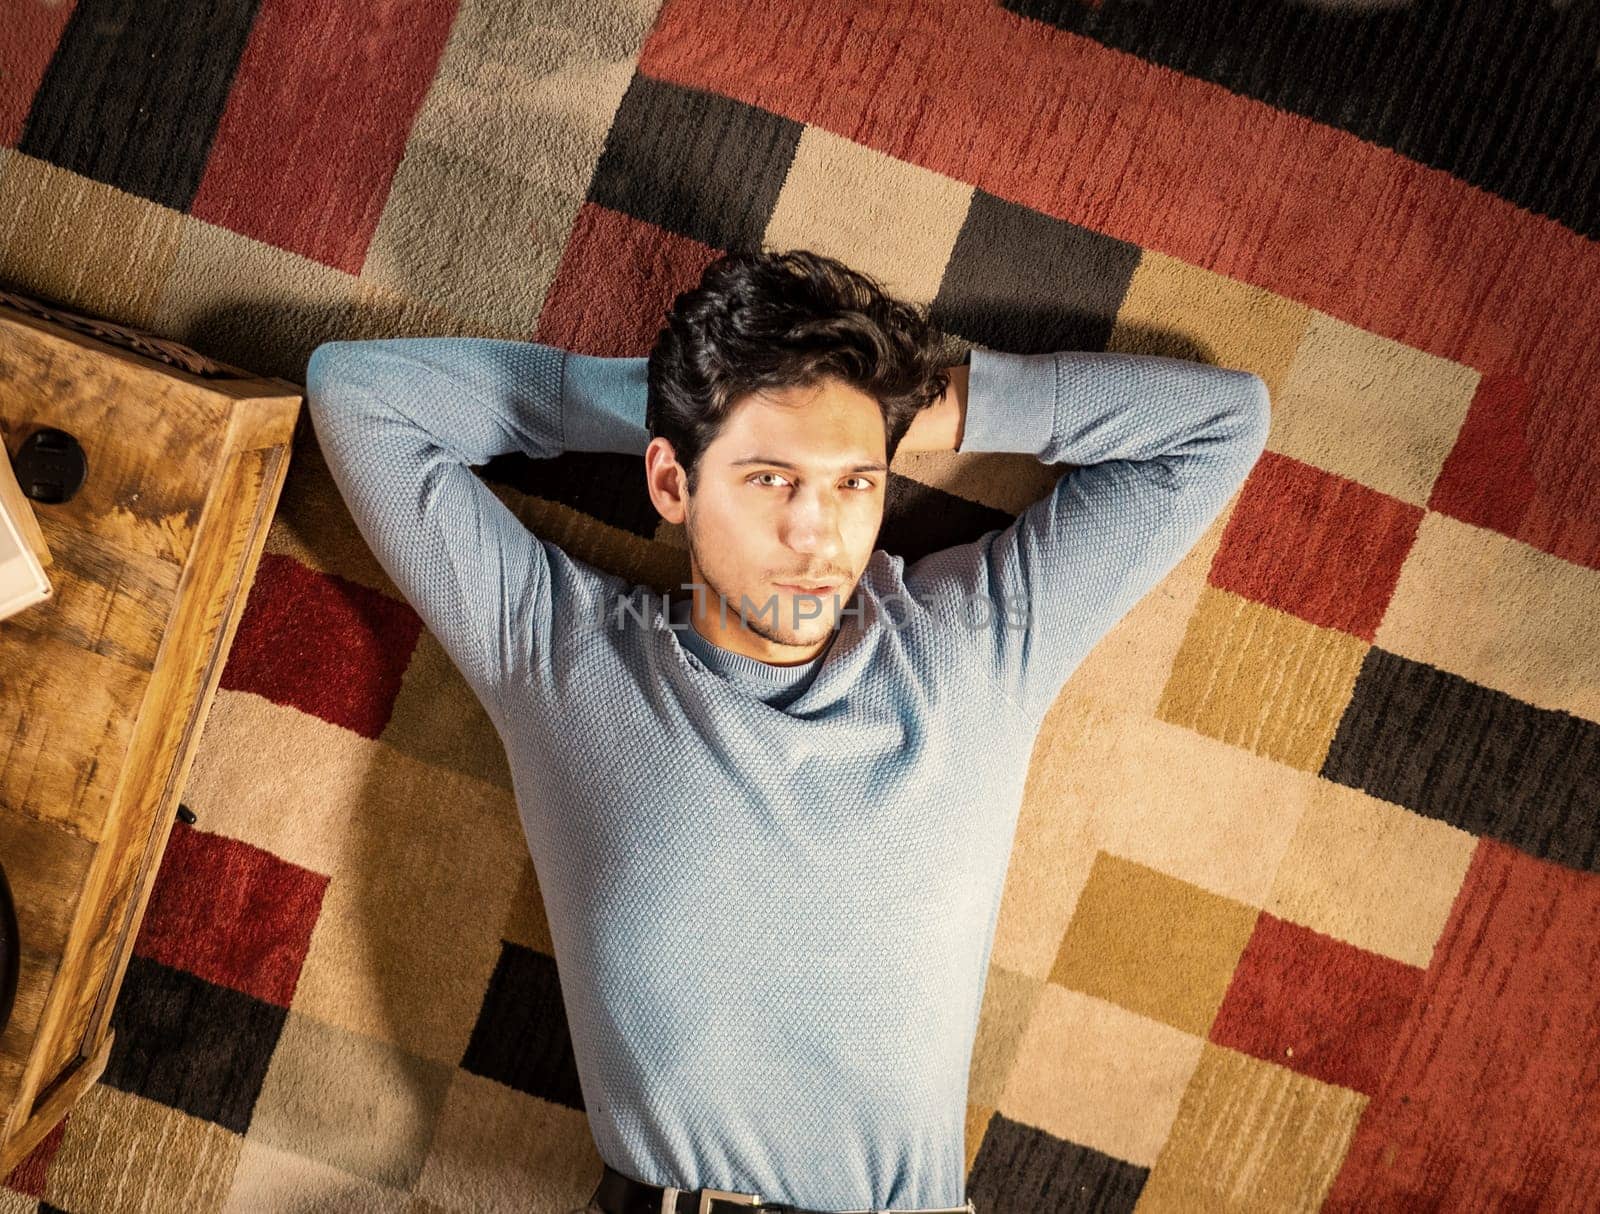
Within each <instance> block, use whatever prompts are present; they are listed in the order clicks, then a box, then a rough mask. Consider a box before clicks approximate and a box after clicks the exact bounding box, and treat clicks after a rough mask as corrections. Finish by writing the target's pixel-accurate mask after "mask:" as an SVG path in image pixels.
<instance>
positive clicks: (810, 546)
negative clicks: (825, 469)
mask: <svg viewBox="0 0 1600 1214" xmlns="http://www.w3.org/2000/svg"><path fill="white" fill-rule="evenodd" d="M784 528H785V531H786V534H785V536H784V542H785V543H786V544H788V546H789V547H790V548H793V549H794V550H795V551H796V552H812V553H816V554H818V555H821V556H826V557H828V558H830V559H831V558H832V557H833V556H834V555H835V554H836V553H838V552H840V551H842V549H843V547H844V543H843V540H842V539H841V537H840V534H839V503H838V502H836V501H834V500H833V499H832V498H829V497H826V496H824V495H822V494H816V493H802V494H799V495H798V496H796V498H795V499H794V502H793V503H792V505H791V506H790V508H789V511H788V514H787V516H786V517H785V519H784Z"/></svg>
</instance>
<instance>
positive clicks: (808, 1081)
mask: <svg viewBox="0 0 1600 1214" xmlns="http://www.w3.org/2000/svg"><path fill="white" fill-rule="evenodd" d="M306 397H307V407H308V410H309V412H310V415H311V419H312V422H313V425H314V428H315V432H316V435H317V438H318V440H319V442H320V443H321V446H322V449H323V451H324V453H325V455H326V457H327V461H328V464H329V466H330V468H331V469H332V472H333V476H334V479H335V482H336V483H337V485H338V487H339V489H340V490H341V492H342V493H343V495H344V498H345V500H346V502H347V503H348V505H349V508H350V510H351V513H352V514H353V516H354V518H355V521H356V524H357V526H358V527H359V528H360V531H361V533H362V535H363V536H364V537H365V538H366V540H367V543H368V544H369V545H370V546H371V548H372V550H373V552H374V553H375V554H376V555H377V557H378V559H379V561H380V562H381V563H382V565H383V567H384V568H385V569H386V570H387V571H388V573H389V576H390V577H391V578H392V579H393V580H394V582H395V584H396V586H398V587H399V588H400V590H401V591H402V593H404V594H405V596H406V597H407V599H408V600H409V601H410V602H411V604H412V605H413V606H414V607H415V609H416V610H417V612H418V613H419V614H420V615H421V617H422V619H423V621H424V622H425V623H426V624H427V626H428V627H429V628H430V629H431V630H432V631H433V633H434V634H435V635H436V636H437V637H438V639H439V641H440V643H441V644H442V645H443V647H444V649H445V650H446V652H447V653H448V655H449V656H450V658H451V660H452V661H453V662H454V663H455V664H456V666H457V667H458V668H459V669H460V671H461V672H462V674H463V675H464V676H465V678H466V679H467V681H468V683H469V684H470V685H471V687H472V688H473V690H474V692H475V693H476V694H477V695H478V697H479V698H480V699H481V700H482V702H483V704H484V707H485V709H486V710H487V712H488V713H489V715H490V718H491V720H492V721H493V723H494V725H495V728H496V729H497V730H498V732H499V736H500V738H501V740H502V742H503V743H504V745H505V748H506V754H507V757H508V761H509V766H510V770H511V774H512V778H513V783H514V790H515V795H516V802H517V806H518V810H519V813H520V815H521V820H522V824H523V828H524V831H525V833H526V836H527V841H528V846H529V848H530V850H531V853H532V856H533V860H534V864H535V866H536V868H537V872H538V879H539V885H540V888H541V890H542V892H543V896H544V901H545V908H546V911H547V914H548V918H549V922H550V930H551V935H552V938H553V940H554V945H555V955H556V956H555V959H556V963H557V968H558V973H559V975H560V980H561V988H562V994H563V997H564V1000H565V1004H566V1012H567V1018H568V1023H569V1025H570V1029H571V1034H572V1044H573V1049H574V1052H575V1055H576V1060H577V1067H578V1074H579V1079H580V1082H581V1086H582V1092H583V1099H584V1105H585V1111H586V1114H587V1116H588V1120H589V1125H590V1129H591V1131H592V1133H593V1135H594V1139H595V1144H596V1147H597V1149H598V1150H599V1153H600V1155H601V1157H602V1158H603V1159H604V1160H605V1161H606V1162H608V1163H610V1164H611V1165H612V1166H613V1167H615V1168H618V1169H619V1170H621V1171H623V1172H625V1173H628V1174H629V1175H632V1176H635V1177H638V1178H640V1179H642V1180H647V1181H651V1182H653V1183H655V1184H661V1185H676V1186H678V1187H679V1188H683V1189H695V1188H699V1187H701V1186H708V1185H709V1186H712V1187H715V1188H721V1189H731V1190H736V1191H740V1192H755V1193H759V1194H760V1195H762V1196H763V1197H765V1198H767V1199H768V1200H772V1201H784V1202H789V1203H791V1204H794V1205H797V1206H802V1207H811V1208H815V1209H821V1210H861V1209H863V1208H866V1207H869V1206H870V1207H871V1208H873V1209H884V1210H889V1209H906V1208H914V1207H921V1206H958V1205H961V1204H962V1203H963V1202H964V1201H965V1200H966V1183H965V1182H966V1175H965V1140H964V1134H965V1129H964V1127H965V1113H966V1102H967V1078H968V1069H969V1066H970V1063H971V1053H972V1045H973V1039H974V1035H975V1031H976V1028H977V1020H978V1011H979V1005H980V1002H981V999H982V995H983V989H984V982H985V979H986V977H987V973H988V962H989V953H990V947H991V945H992V943H993V937H994V925H995V919H996V915H997V912H998V909H999V902H1000V894H1001V888H1002V884H1003V881H1004V875H1005V870H1006V866H1007V861H1008V858H1009V855H1010V851H1011V844H1012V836H1013V832H1014V829H1015V824H1016V815H1017V810H1018V806H1019V802H1020V799H1021V795H1022V787H1023V781H1024V779H1025V777H1026V775H1027V768H1028V761H1029V757H1030V754H1031V751H1032V748H1033V743H1034V740H1035V738H1036V735H1037V730H1038V727H1039V724H1040V723H1041V720H1042V718H1043V715H1044V713H1045V712H1046V711H1047V710H1048V709H1049V708H1050V706H1051V705H1052V703H1053V702H1054V700H1055V698H1056V695H1057V692H1058V691H1059V690H1060V688H1061V686H1062V684H1063V683H1064V682H1065V681H1066V679H1067V677H1068V676H1069V675H1070V674H1071V673H1072V671H1073V669H1074V668H1075V667H1076V666H1077V665H1078V663H1079V662H1080V661H1081V660H1082V658H1083V657H1084V655H1085V654H1086V653H1087V652H1088V650H1089V649H1090V648H1091V647H1092V646H1093V645H1094V644H1095V643H1096V641H1098V640H1099V639H1100V638H1101V637H1102V636H1103V635H1104V634H1105V633H1106V631H1107V630H1108V629H1110V628H1111V626H1112V625H1113V624H1115V623H1116V622H1117V621H1118V620H1119V619H1121V618H1122V616H1123V615H1124V614H1125V613H1126V612H1127V611H1128V610H1129V608H1131V607H1132V606H1133V605H1134V604H1135V603H1136V602H1137V601H1138V600H1139V599H1140V598H1142V597H1143V596H1144V595H1145V593H1146V592H1147V591H1149V590H1150V589H1151V588H1152V587H1153V586H1154V585H1155V584H1156V583H1157V582H1158V581H1160V580H1161V579H1162V578H1163V577H1164V576H1165V575H1166V574H1167V573H1168V572H1169V571H1170V570H1171V569H1172V568H1173V566H1174V565H1175V564H1176V563H1177V562H1178V561H1179V560H1180V559H1181V558H1182V557H1183V555H1184V554H1185V553H1186V552H1187V551H1188V550H1189V549H1190V548H1191V547H1192V546H1193V544H1194V543H1195V541H1196V540H1197V539H1198V538H1199V536H1200V534H1201V532H1202V531H1204V530H1205V528H1206V527H1207V525H1208V524H1210V523H1211V522H1212V521H1213V520H1214V519H1215V518H1216V517H1217V515H1218V514H1219V512H1220V511H1221V510H1222V509H1223V508H1224V507H1225V506H1226V505H1227V504H1228V503H1229V501H1230V500H1231V498H1232V496H1233V494H1234V492H1235V490H1237V489H1238V487H1239V486H1240V484H1241V482H1242V481H1243V480H1244V478H1245V476H1246V474H1247V473H1248V472H1249V471H1250V468H1251V466H1252V465H1253V464H1254V463H1255V462H1256V459H1257V457H1258V456H1259V455H1260V453H1261V451H1262V449H1263V447H1264V445H1265V442H1266V435H1267V429H1268V420H1269V411H1268V399H1267V390H1266V385H1265V384H1264V382H1263V381H1262V380H1261V379H1260V378H1259V377H1257V376H1256V375H1254V374H1252V373H1249V372H1245V371H1238V370H1229V369H1225V368H1220V367H1212V366H1207V365H1205V364H1200V363H1190V362H1185V361H1181V360H1178V359H1174V358H1167V357H1164V356H1158V355H1133V354H1119V353H1077V352H1072V353H1067V352H1062V353H1049V354H1034V355H1012V354H1003V353H997V352H992V351H989V350H986V349H983V348H978V349H975V350H974V351H973V354H972V362H971V371H970V381H969V385H968V403H967V416H966V430H965V435H964V438H963V442H962V446H961V450H962V451H1010V452H1025V453H1029V454H1032V455H1034V456H1036V457H1038V458H1039V459H1040V460H1042V461H1045V462H1047V463H1057V462H1065V463H1069V464H1072V465H1081V466H1079V467H1075V468H1072V469H1070V470H1068V469H1063V475H1062V476H1061V477H1060V479H1059V480H1057V481H1056V483H1055V486H1054V488H1053V490H1052V491H1051V493H1050V494H1048V495H1047V496H1045V497H1043V498H1041V499H1040V500H1039V501H1037V502H1035V503H1034V504H1032V505H1031V506H1029V507H1028V508H1027V509H1026V510H1024V511H1023V512H1022V513H1021V514H1020V515H1019V516H1018V517H1017V518H1016V520H1015V521H1014V522H1012V523H1011V524H1010V525H1008V526H1006V527H1003V528H997V529H994V530H991V531H989V532H987V533H986V534H984V535H983V536H981V537H980V538H978V539H976V540H974V541H972V542H970V543H966V544H961V545H958V546H956V547H953V548H947V549H944V550H942V551H939V552H935V553H933V554H931V555H929V556H926V557H923V558H922V559H920V560H918V561H915V562H913V563H912V564H910V565H907V564H906V562H905V560H904V559H903V558H902V557H899V556H892V555H890V554H888V553H887V552H885V551H883V550H882V549H879V550H877V551H876V552H874V553H873V555H872V558H871V560H870V562H869V564H868V566H867V569H866V571H865V573H864V574H863V576H862V578H861V580H860V582H859V584H858V587H857V590H856V593H855V594H854V595H853V596H852V598H851V600H850V602H849V605H850V606H852V607H856V608H858V611H856V612H854V613H850V614H845V615H844V616H843V617H842V619H841V622H840V623H839V626H838V627H837V628H836V630H835V631H834V633H833V635H832V637H831V639H830V641H829V644H828V647H827V648H826V650H825V651H824V652H823V653H822V654H821V655H820V656H819V657H817V658H815V659H813V660H812V661H810V662H808V663H805V664H802V665H798V666H789V667H778V666H772V665H769V664H767V663H764V662H760V661H757V660H755V659H752V658H748V657H745V656H743V655H740V654H736V653H733V652H731V651H728V650H724V649H721V648H720V647H718V646H716V645H714V644H711V643H710V642H708V641H707V640H705V639H704V638H703V637H701V636H700V634H699V633H698V632H696V631H695V630H694V629H693V628H692V627H690V626H687V614H686V611H687V608H688V606H689V602H688V600H687V598H684V599H681V600H679V601H676V602H674V603H673V604H671V605H670V606H669V605H668V604H667V603H666V602H665V601H664V600H663V597H662V595H661V594H660V593H659V592H657V591H655V590H653V589H652V588H650V587H648V586H645V585H642V584H639V583H635V582H631V581H630V580H629V579H627V578H624V577H620V576H617V575H615V574H611V573H607V572H604V571H602V570H599V569H596V568H594V567H593V566H591V565H588V564H586V563H585V562H583V561H581V560H579V559H577V558H575V557H573V556H571V555H569V554H568V553H566V552H565V551H564V550H562V549H561V548H559V547H557V546H556V545H554V544H552V543H549V542H547V541H544V540H541V539H539V538H538V537H537V536H535V535H534V534H532V533H530V532H529V531H528V529H527V528H525V527H523V526H522V525H521V524H520V523H518V521H517V520H516V518H515V516H514V515H513V514H512V513H511V511H510V510H508V509H507V508H506V506H505V505H504V503H502V502H501V501H500V500H499V499H498V498H497V497H496V496H495V495H494V494H493V493H492V492H491V491H490V490H489V488H488V487H487V486H486V485H485V484H484V483H483V482H482V481H481V480H480V479H479V478H478V477H477V476H476V475H475V474H474V473H473V472H472V471H471V466H472V465H478V464H482V463H485V462H486V461H488V460H489V459H490V458H491V457H492V456H495V455H497V454H500V453H502V452H508V451H523V452H527V453H528V454H530V455H532V456H535V457H551V456H555V455H557V454H559V453H561V452H562V451H574V450H575V451H612V452H624V453H631V454H636V455H637V454H642V453H643V451H644V448H645V446H646V445H647V443H648V442H649V435H648V434H647V433H646V431H645V429H644V426H643V419H644V410H645V397H646V390H645V360H644V359H643V358H602V357H598V356H593V355H584V354H578V353H574V352H568V351H565V350H562V349H560V348H558V347H554V346H548V345H543V344H539V343H535V342H519V341H508V340H501V339H494V338H450V337H440V338H392V339H383V340H367V341H353V342H345V341H336V342H328V343H325V344H323V345H321V346H318V347H317V348H316V350H315V351H314V352H313V354H312V356H311V360H310V363H309V365H308V366H307V369H306ZM642 470H643V465H642V463H641V465H640V474H641V475H642ZM1017 596H1023V598H1022V600H1021V601H1025V602H1026V603H1028V604H1029V606H1030V608H1031V610H1030V611H1029V612H1027V613H1026V616H1025V617H1024V615H1023V614H1022V613H1020V612H1018V611H1017V610H1016V609H1015V604H1016V603H1017V602H1018V601H1019V600H1018V598H1017ZM984 599H987V600H989V601H990V602H992V603H994V604H996V605H997V606H998V607H1000V608H1001V609H998V610H993V611H985V610H983V600H984ZM619 604H620V606H619ZM1007 604H1011V607H1009V608H1007V607H1006V605H1007ZM730 610H737V605H736V604H730ZM985 616H987V622H986V623H985V622H983V621H984V619H985ZM1024 618H1025V621H1026V623H1025V626H1024V625H1023V624H1022V623H1021V621H1022V620H1023V619H1024ZM641 620H642V621H647V623H640V622H639V621H641ZM1061 1048H1063V1049H1071V1048H1072V1043H1071V1042H1068V1041H1064V1042H1062V1043H1061Z"/></svg>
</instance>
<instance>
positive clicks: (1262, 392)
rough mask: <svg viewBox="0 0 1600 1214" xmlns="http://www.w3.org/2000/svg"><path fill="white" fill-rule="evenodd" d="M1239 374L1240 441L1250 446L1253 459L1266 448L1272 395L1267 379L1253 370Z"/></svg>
mask: <svg viewBox="0 0 1600 1214" xmlns="http://www.w3.org/2000/svg"><path fill="white" fill-rule="evenodd" d="M1239 376H1240V390H1239V403H1238V406H1237V412H1238V416H1239V418H1240V427H1239V435H1240V442H1241V443H1243V444H1244V445H1245V446H1247V447H1249V448H1250V454H1251V458H1252V459H1254V458H1255V457H1256V456H1259V455H1260V454H1261V452H1262V451H1264V450H1266V446H1267V435H1268V433H1269V432H1270V431H1271V429H1272V395H1271V392H1270V391H1269V390H1268V388H1267V381H1266V380H1264V379H1262V378H1261V376H1259V375H1257V374H1256V373H1255V372H1254V371H1241V372H1239Z"/></svg>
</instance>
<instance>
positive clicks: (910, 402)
mask: <svg viewBox="0 0 1600 1214" xmlns="http://www.w3.org/2000/svg"><path fill="white" fill-rule="evenodd" d="M940 361H941V360H940V357H939V349H938V331H937V329H935V327H934V326H933V325H932V323H931V322H930V321H929V319H928V312H927V309H926V308H925V307H923V306H920V305H917V304H912V303H908V302H906V301H904V300H900V299H896V298H895V297H893V296H891V295H890V294H888V293H887V292H886V291H885V290H884V289H883V287H882V285H881V284H880V283H879V282H878V281H877V280H876V279H874V278H873V277H872V276H870V275H868V274H864V273H862V272H861V271H859V270H854V269H851V268H850V267H849V266H847V265H845V264H844V263H843V262H841V261H838V260H836V259H835V258H832V257H827V256H825V255H823V254H821V253H815V252H812V251H810V250H808V249H793V250H790V251H788V252H784V253H778V252H772V251H768V250H736V251H734V252H730V253H726V254H724V255H723V256H721V257H719V258H718V259H717V260H716V261H713V262H712V263H711V264H710V265H709V266H707V267H706V269H705V272H704V273H703V274H702V275H701V277H700V283H699V285H698V286H696V287H695V288H694V289H693V290H689V291H682V292H679V294H678V295H677V296H676V297H675V298H674V299H673V301H672V310H671V312H670V313H669V314H668V316H667V319H666V324H665V325H664V326H663V328H662V329H661V332H660V333H659V334H658V335H657V337H656V342H655V345H654V347H653V348H652V349H651V351H650V357H649V359H648V362H647V373H646V377H647V380H648V390H647V397H646V400H647V404H646V407H645V428H646V429H647V430H648V431H649V432H650V434H651V436H652V437H662V438H665V439H667V440H668V441H669V442H670V443H671V444H672V449H673V453H674V455H675V456H676V458H677V460H678V462H679V463H680V464H681V465H683V467H684V469H685V471H686V474H687V481H688V491H689V492H690V493H693V492H694V491H695V485H696V482H697V479H698V478H697V472H698V465H699V462H700V456H701V454H702V453H703V452H704V451H705V449H706V447H708V446H709V445H710V444H711V441H712V440H713V439H714V438H716V436H717V433H718V431H719V430H721V428H722V426H723V424H724V422H726V421H727V418H728V415H729V412H730V411H731V409H732V406H733V405H734V403H735V402H736V401H737V400H738V399H739V398H740V397H742V396H743V395H745V394H746V393H749V392H752V391H756V390H758V389H770V388H784V387H788V386H791V385H794V386H800V387H812V386H814V385H816V384H817V382H818V381H820V380H822V379H824V378H828V377H833V378H837V379H839V380H842V381H844V382H845V383H847V384H849V385H851V386H853V387H855V388H857V389H859V390H860V391H862V392H864V393H866V394H867V395H869V396H871V397H872V398H873V399H874V400H876V401H877V402H878V406H879V408H880V409H882V411H883V425H884V438H885V450H886V451H887V453H888V459H887V460H886V461H885V462H892V461H893V460H894V453H895V450H896V448H897V447H899V445H900V440H901V439H902V438H904V437H905V433H906V431H907V430H908V429H909V428H910V426H911V423H912V420H913V419H914V418H915V417H916V415H917V414H918V413H919V412H921V411H922V410H923V409H925V408H927V407H928V406H929V405H932V404H933V403H934V402H935V401H937V400H938V399H939V397H940V396H942V395H943V394H944V391H945V389H946V387H947V386H948V384H949V378H950V377H949V376H948V375H947V374H946V373H945V371H944V370H943V368H942V367H941V366H940Z"/></svg>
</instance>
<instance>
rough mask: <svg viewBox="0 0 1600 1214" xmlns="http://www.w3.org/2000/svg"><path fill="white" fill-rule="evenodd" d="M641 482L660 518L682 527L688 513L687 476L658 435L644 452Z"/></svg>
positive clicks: (666, 443)
mask: <svg viewBox="0 0 1600 1214" xmlns="http://www.w3.org/2000/svg"><path fill="white" fill-rule="evenodd" d="M644 481H645V489H646V491H647V492H648V493H649V494H650V501H651V502H652V503H653V504H654V505H655V508H656V511H657V512H658V513H659V514H660V515H661V517H662V518H664V519H666V521H667V522H669V523H680V524H681V523H682V522H683V521H684V519H685V518H686V517H687V516H688V511H689V502H688V496H689V487H688V475H687V474H686V472H685V471H684V468H683V465H682V464H680V463H678V459H677V455H676V453H675V452H674V451H673V449H672V444H671V443H670V442H669V441H668V440H666V439H664V438H661V437H659V436H657V437H656V438H652V439H651V440H650V445H649V446H648V447H646V448H645V449H644Z"/></svg>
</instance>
